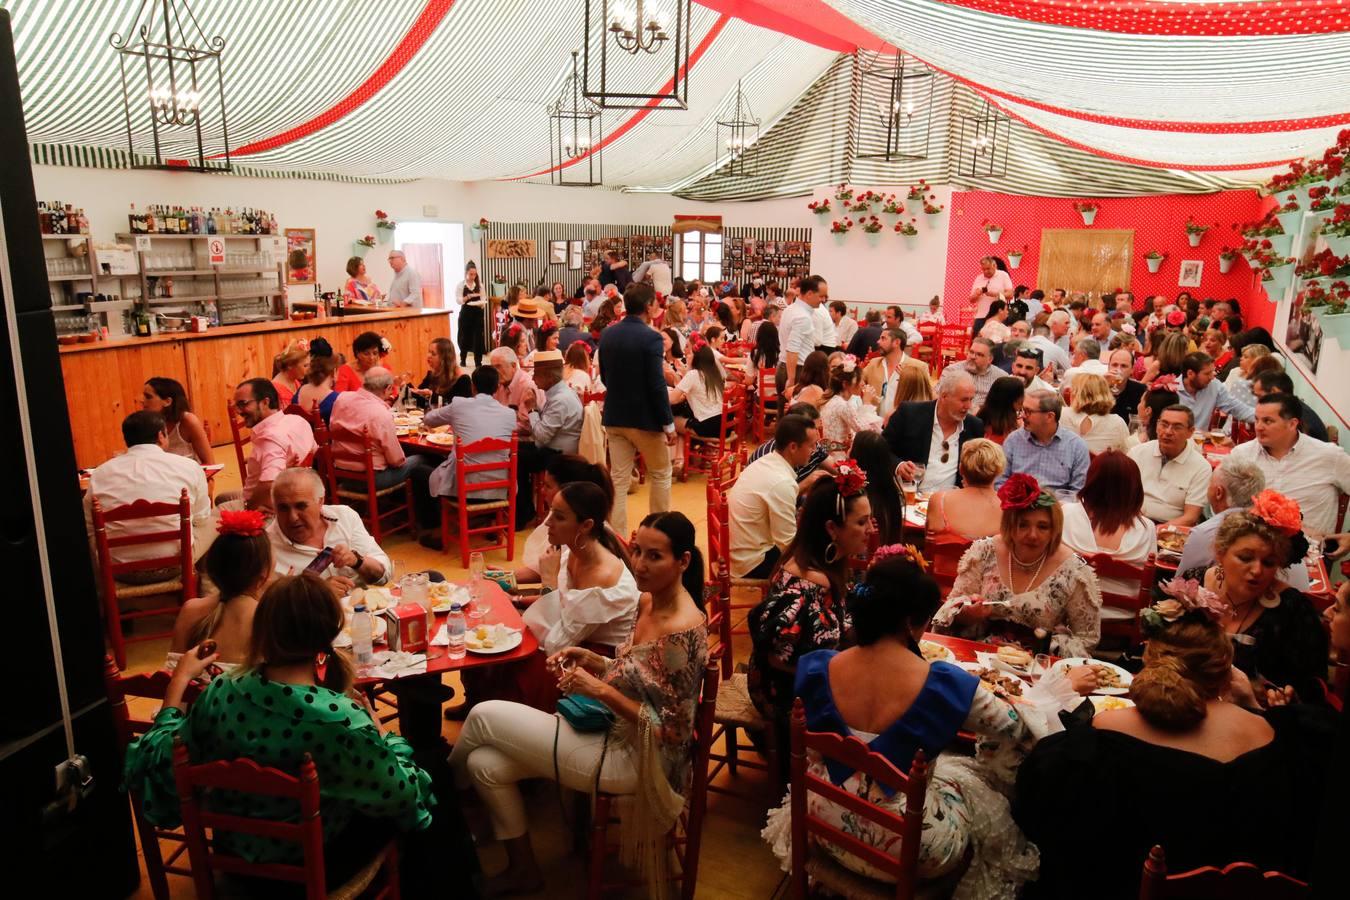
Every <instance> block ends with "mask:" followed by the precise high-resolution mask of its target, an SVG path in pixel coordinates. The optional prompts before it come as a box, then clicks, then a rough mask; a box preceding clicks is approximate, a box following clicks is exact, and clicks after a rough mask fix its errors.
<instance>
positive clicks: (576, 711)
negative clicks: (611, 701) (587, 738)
mask: <svg viewBox="0 0 1350 900" xmlns="http://www.w3.org/2000/svg"><path fill="white" fill-rule="evenodd" d="M558 715H560V716H562V717H563V718H564V719H566V720H567V724H568V725H571V726H572V728H573V729H574V730H576V731H580V732H582V733H589V732H594V731H606V730H608V729H609V727H610V726H611V725H613V724H614V710H612V709H610V708H609V707H608V706H606V705H605V704H603V703H601V702H600V701H599V700H596V699H594V698H593V697H587V696H586V695H584V694H568V695H567V696H566V697H563V698H562V699H561V700H559V701H558Z"/></svg>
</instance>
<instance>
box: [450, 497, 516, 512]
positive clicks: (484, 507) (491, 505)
mask: <svg viewBox="0 0 1350 900" xmlns="http://www.w3.org/2000/svg"><path fill="white" fill-rule="evenodd" d="M450 499H451V500H454V499H455V498H454V497H451V498H450ZM465 508H467V509H468V510H469V512H471V513H480V512H488V511H490V510H494V509H506V501H505V500H477V501H474V500H470V501H469V502H468V503H467V504H465Z"/></svg>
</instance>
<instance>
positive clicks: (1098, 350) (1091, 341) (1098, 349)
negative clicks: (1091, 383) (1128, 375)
mask: <svg viewBox="0 0 1350 900" xmlns="http://www.w3.org/2000/svg"><path fill="white" fill-rule="evenodd" d="M1101 355H1102V345H1101V344H1099V343H1097V340H1096V338H1090V337H1085V338H1080V339H1079V341H1078V344H1077V345H1076V346H1075V347H1074V348H1073V356H1072V357H1070V361H1071V362H1072V363H1073V365H1071V366H1069V368H1068V370H1067V371H1066V372H1065V373H1064V377H1063V378H1062V379H1061V380H1060V384H1062V385H1063V386H1064V387H1066V388H1068V389H1069V390H1073V380H1074V378H1075V376H1078V375H1100V376H1102V377H1103V378H1105V377H1106V373H1107V372H1108V371H1109V367H1108V366H1107V365H1106V363H1104V362H1102V361H1101Z"/></svg>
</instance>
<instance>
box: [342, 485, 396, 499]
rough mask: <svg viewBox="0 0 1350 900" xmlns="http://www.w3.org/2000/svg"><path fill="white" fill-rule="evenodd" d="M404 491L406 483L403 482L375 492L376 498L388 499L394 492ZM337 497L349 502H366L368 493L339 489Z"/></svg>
mask: <svg viewBox="0 0 1350 900" xmlns="http://www.w3.org/2000/svg"><path fill="white" fill-rule="evenodd" d="M404 489H405V483H404V482H402V481H400V482H399V483H398V484H395V485H391V486H390V487H387V488H380V489H378V490H376V491H375V496H376V497H388V496H389V495H390V494H392V493H394V492H396V491H402V490H404ZM337 495H338V496H339V497H344V498H346V499H348V500H365V499H366V492H365V491H353V490H344V489H342V488H338V492H337Z"/></svg>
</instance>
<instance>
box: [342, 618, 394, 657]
mask: <svg viewBox="0 0 1350 900" xmlns="http://www.w3.org/2000/svg"><path fill="white" fill-rule="evenodd" d="M388 633H389V620H388V619H386V618H385V617H384V616H371V617H370V642H371V643H372V644H383V643H384V639H385V636H386V635H387V634H388ZM351 645H352V617H351V614H350V613H349V614H348V615H347V624H346V625H344V626H342V630H341V631H340V632H338V636H337V637H336V638H334V639H333V648H334V649H338V648H342V647H350V646H351Z"/></svg>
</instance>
